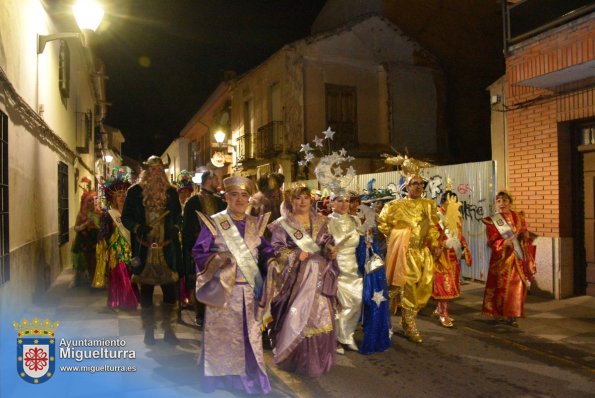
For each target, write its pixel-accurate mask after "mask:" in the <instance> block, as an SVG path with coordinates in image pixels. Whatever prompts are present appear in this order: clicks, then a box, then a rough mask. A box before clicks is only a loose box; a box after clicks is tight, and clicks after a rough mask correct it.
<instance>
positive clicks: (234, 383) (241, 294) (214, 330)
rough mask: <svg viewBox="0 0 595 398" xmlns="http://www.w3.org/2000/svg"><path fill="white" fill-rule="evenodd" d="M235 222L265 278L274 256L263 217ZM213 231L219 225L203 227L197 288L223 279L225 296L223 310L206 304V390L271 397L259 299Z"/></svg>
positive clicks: (203, 356)
mask: <svg viewBox="0 0 595 398" xmlns="http://www.w3.org/2000/svg"><path fill="white" fill-rule="evenodd" d="M233 222H234V224H235V225H236V227H237V228H238V231H239V233H240V235H241V236H242V237H243V238H244V241H245V242H246V245H247V246H248V248H249V249H250V251H251V252H252V255H253V256H254V258H255V259H257V262H258V265H259V269H260V270H261V274H265V271H266V265H267V264H268V262H269V261H270V260H271V259H273V258H274V257H273V255H274V252H273V249H272V247H271V245H270V244H269V243H268V242H267V241H266V239H264V238H263V237H262V232H263V231H264V226H263V225H262V224H263V219H262V218H257V217H252V216H246V218H245V219H244V220H241V221H236V220H234V221H233ZM213 228H214V224H213V225H211V226H210V227H209V226H203V228H202V229H201V231H200V234H199V236H198V239H197V241H196V243H195V245H194V247H193V249H192V256H193V258H194V261H195V263H196V270H197V280H196V290H197V291H198V290H199V289H200V288H201V287H203V286H205V284H206V283H208V282H209V281H210V280H211V279H213V278H215V277H218V278H219V284H220V289H222V292H223V295H224V297H225V304H224V306H222V307H216V306H212V305H207V306H206V312H205V326H204V333H203V346H202V351H201V357H200V359H199V368H200V370H201V373H202V376H203V385H202V388H203V390H204V391H205V392H212V391H214V390H215V389H217V388H225V389H238V390H244V391H246V392H248V393H249V394H267V393H269V392H270V391H271V385H270V383H269V379H268V377H267V373H266V367H265V363H264V356H263V349H262V335H261V330H260V326H261V319H260V314H261V310H260V308H259V305H258V299H257V298H256V297H255V293H254V291H253V289H252V287H251V286H250V285H249V284H248V282H246V280H245V278H244V276H243V274H242V271H241V270H240V267H239V266H237V263H236V261H235V259H234V258H233V256H232V254H231V253H230V252H229V249H228V248H227V246H226V245H225V241H224V239H223V237H222V236H221V234H220V233H218V231H217V230H215V234H213ZM215 272H217V274H216V273H215ZM263 279H264V277H263Z"/></svg>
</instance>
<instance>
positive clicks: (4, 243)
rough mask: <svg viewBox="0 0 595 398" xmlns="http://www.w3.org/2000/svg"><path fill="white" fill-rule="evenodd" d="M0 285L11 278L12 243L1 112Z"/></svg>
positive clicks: (5, 123) (4, 125) (0, 115)
mask: <svg viewBox="0 0 595 398" xmlns="http://www.w3.org/2000/svg"><path fill="white" fill-rule="evenodd" d="M0 157H1V158H2V163H0V164H1V165H2V171H1V172H0V192H1V193H2V198H1V200H0V224H1V225H0V234H1V236H0V285H3V284H4V283H6V282H8V281H9V280H10V245H9V241H8V116H7V115H6V114H5V113H3V112H0Z"/></svg>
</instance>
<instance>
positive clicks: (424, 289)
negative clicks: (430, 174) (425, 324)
mask: <svg viewBox="0 0 595 398" xmlns="http://www.w3.org/2000/svg"><path fill="white" fill-rule="evenodd" d="M392 159H394V158H392ZM405 160H406V162H408V163H405V164H400V165H401V166H402V167H403V170H404V171H405V172H406V173H407V195H408V196H407V197H406V198H403V199H400V200H394V201H392V202H390V203H388V204H387V205H386V206H384V208H383V209H382V212H381V213H380V216H379V222H378V229H379V230H380V232H382V233H383V234H384V235H385V236H386V238H387V254H386V274H387V281H388V285H389V289H390V297H391V310H392V312H393V313H396V310H397V308H396V307H397V303H398V302H399V301H400V305H401V308H402V314H401V315H402V317H401V325H402V327H403V332H404V334H405V336H406V337H407V338H408V339H409V340H410V341H412V342H416V343H421V342H422V337H421V335H420V333H419V331H418V330H417V326H416V324H415V317H416V316H417V312H418V311H419V310H420V309H422V308H423V307H425V305H426V304H427V302H428V300H429V299H430V297H431V295H432V283H433V278H434V258H435V257H437V256H438V255H439V254H440V244H439V242H438V238H439V232H438V229H437V228H436V225H437V224H438V216H437V206H436V204H435V203H434V201H433V200H431V199H425V198H422V197H421V196H422V193H423V191H424V180H423V178H422V177H421V176H420V175H419V174H418V171H419V169H420V168H421V167H427V166H421V167H420V164H423V163H421V162H417V161H414V159H407V158H405ZM387 163H389V164H390V163H391V162H389V161H388V160H387ZM393 164H394V163H393ZM406 164H411V165H413V166H414V167H411V168H409V167H406Z"/></svg>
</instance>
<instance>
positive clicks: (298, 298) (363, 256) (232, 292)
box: [72, 136, 535, 394]
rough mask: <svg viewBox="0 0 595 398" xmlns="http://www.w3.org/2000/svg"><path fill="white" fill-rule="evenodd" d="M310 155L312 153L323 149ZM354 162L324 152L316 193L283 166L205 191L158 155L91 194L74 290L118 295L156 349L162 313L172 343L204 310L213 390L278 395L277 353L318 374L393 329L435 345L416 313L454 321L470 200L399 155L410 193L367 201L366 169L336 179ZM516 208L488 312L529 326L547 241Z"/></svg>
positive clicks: (202, 366)
mask: <svg viewBox="0 0 595 398" xmlns="http://www.w3.org/2000/svg"><path fill="white" fill-rule="evenodd" d="M330 138H332V136H331V137H330ZM315 142H316V144H318V140H315ZM302 147H303V149H305V151H303V152H305V154H306V158H307V159H308V157H309V152H308V151H309V150H310V149H311V148H310V147H309V146H308V145H305V146H304V145H303V146H302ZM342 151H344V150H342ZM341 156H343V158H344V159H347V160H349V159H348V158H346V157H345V154H341ZM343 158H340V157H339V154H337V153H336V152H333V153H332V154H331V155H327V156H324V157H322V158H321V159H320V162H319V163H318V166H317V169H316V170H315V174H316V177H317V179H318V188H316V189H313V190H311V189H309V188H307V187H305V186H293V187H287V186H285V184H284V176H283V175H282V174H279V173H269V174H267V175H264V176H261V177H260V178H259V179H258V181H256V182H255V181H253V180H251V179H248V178H245V177H240V176H231V177H227V178H225V179H223V181H220V179H219V177H218V176H217V175H216V174H215V173H214V172H213V171H212V170H205V171H204V172H203V173H202V177H201V181H200V184H199V185H200V186H198V185H197V184H194V183H193V181H192V176H191V175H190V174H189V173H188V172H185V171H183V172H182V173H181V174H180V175H179V176H178V178H177V179H176V183H175V184H172V183H170V181H169V180H168V177H167V175H166V173H165V168H166V166H167V165H165V164H164V163H163V161H162V159H161V158H159V157H157V156H151V157H150V158H149V159H148V160H147V161H146V162H145V163H144V167H143V171H142V172H141V173H140V176H139V179H138V181H134V180H133V179H132V177H131V174H130V171H129V170H127V169H126V168H121V169H117V170H113V171H112V173H111V175H110V176H109V178H107V179H106V180H105V181H102V183H101V184H100V192H99V195H98V194H97V193H96V192H92V191H91V190H90V187H89V189H85V191H84V194H83V197H82V199H81V207H80V212H79V215H78V217H77V220H76V225H75V231H76V234H77V235H76V238H75V241H74V244H73V246H72V255H73V264H74V268H75V270H76V274H75V275H76V277H75V283H76V284H77V285H85V284H90V285H91V286H92V287H93V288H103V289H106V292H107V306H108V307H109V308H111V309H112V310H114V311H119V310H128V311H136V310H137V307H138V305H139V303H140V315H141V319H142V327H143V330H144V342H145V344H146V345H154V344H156V343H157V342H156V339H155V329H156V326H157V320H161V326H162V328H163V336H164V337H163V340H164V341H166V342H167V343H169V344H172V345H176V344H179V340H178V338H177V336H176V333H175V332H176V325H177V323H178V321H179V319H180V312H181V310H182V309H186V310H190V311H192V313H193V318H195V319H196V324H197V325H198V327H200V328H201V330H202V333H203V338H202V349H201V353H200V358H199V361H198V368H199V372H200V374H201V376H202V379H201V380H202V382H201V386H202V388H203V390H204V391H205V392H212V391H214V390H216V389H230V390H242V391H245V392H247V393H250V394H266V393H268V392H270V391H271V386H270V383H269V379H268V377H267V371H266V366H265V363H264V349H265V348H266V347H267V346H269V345H270V348H271V349H272V354H273V362H274V365H275V366H277V367H279V368H281V369H283V370H285V371H288V372H296V373H300V374H305V375H308V376H312V377H318V376H321V375H322V374H324V373H326V372H328V371H329V370H330V369H331V368H332V367H333V365H334V364H335V360H336V355H344V354H345V350H350V351H356V352H359V353H360V354H363V355H368V354H374V353H380V352H384V351H386V350H387V349H389V348H390V347H391V338H392V336H393V333H402V334H403V335H404V336H405V337H406V338H407V339H408V340H409V341H411V342H413V343H422V342H423V334H422V332H421V331H420V330H419V329H418V327H417V323H416V319H417V314H418V312H419V311H420V310H421V309H422V308H424V307H425V306H426V305H427V304H428V302H429V301H430V299H431V298H432V299H433V302H435V304H436V308H435V310H434V311H433V314H432V315H433V316H434V317H435V318H436V321H437V322H439V324H440V325H442V326H443V327H446V328H451V327H453V326H454V325H455V319H453V317H452V316H451V315H452V314H451V313H450V312H449V308H448V305H449V302H450V300H452V299H454V298H456V297H458V296H459V295H460V280H461V274H460V270H461V265H462V264H463V262H464V263H465V264H466V265H467V266H471V265H472V258H471V257H472V256H471V252H470V250H469V248H468V246H467V242H466V240H465V237H464V236H463V233H462V231H463V229H462V222H463V219H462V217H461V213H460V211H459V208H460V206H461V204H460V203H459V202H458V198H457V195H456V194H455V193H454V192H452V190H451V188H450V186H449V185H448V184H447V186H446V190H445V192H444V193H443V195H442V196H441V198H440V201H439V203H436V202H435V201H434V200H432V199H427V198H425V197H424V196H425V195H424V191H425V183H426V182H425V180H424V178H423V177H422V174H421V170H422V169H423V167H426V166H424V163H423V162H418V161H416V160H415V159H412V158H405V159H403V158H400V159H398V160H395V159H396V158H394V157H393V158H389V159H387V160H386V162H387V163H389V164H398V165H399V166H400V170H401V172H402V173H403V176H404V177H405V185H406V188H405V191H406V196H405V197H403V198H400V197H395V195H394V194H393V193H392V192H390V191H387V190H382V189H374V188H373V186H372V185H369V186H368V189H367V190H366V191H365V192H353V191H350V190H349V189H347V188H348V187H347V186H346V184H345V183H344V182H345V176H349V175H350V174H353V170H352V169H351V168H350V169H351V170H348V171H347V172H346V173H341V172H340V171H337V169H336V168H333V170H334V171H333V172H332V173H331V174H329V173H328V171H329V170H331V166H333V165H334V166H336V164H338V163H341V162H342V161H343V160H344V159H343ZM309 160H311V156H310V159H309ZM391 162H392V163H391ZM395 162H396V163H395ZM322 192H324V193H325V196H324V197H323V196H322ZM100 198H103V199H102V200H99V199H100ZM512 204H513V197H512V195H511V194H510V193H508V192H507V191H505V190H502V191H500V192H498V194H497V196H496V203H495V208H496V210H497V212H496V213H495V214H493V215H491V216H489V217H486V218H484V219H483V220H482V221H483V223H484V224H485V227H486V235H487V245H489V247H490V248H491V251H492V255H491V258H490V266H489V272H488V275H487V281H486V286H485V293H484V302H483V309H482V312H483V313H484V314H485V315H488V316H490V317H493V319H494V320H495V321H496V322H502V323H506V324H509V325H511V326H514V327H518V324H517V318H518V317H522V316H523V304H524V300H525V296H526V293H527V289H528V287H529V285H530V282H531V280H532V279H533V277H534V275H535V263H534V256H535V246H534V245H533V244H532V242H533V239H534V238H535V236H534V235H533V234H532V233H530V232H529V230H528V228H527V224H526V222H525V217H524V214H523V212H521V211H515V210H512ZM157 285H159V286H160V288H161V291H162V293H163V302H162V303H159V304H155V303H154V290H155V286H157ZM157 308H159V309H160V315H159V314H156V309H157ZM392 315H400V320H401V327H400V328H398V327H397V325H394V324H391V316H392ZM358 328H361V331H362V332H363V337H362V338H361V339H359V338H358V339H357V340H356V338H355V332H356V330H359V329H358ZM358 336H359V333H358ZM263 341H264V342H265V343H264V346H263Z"/></svg>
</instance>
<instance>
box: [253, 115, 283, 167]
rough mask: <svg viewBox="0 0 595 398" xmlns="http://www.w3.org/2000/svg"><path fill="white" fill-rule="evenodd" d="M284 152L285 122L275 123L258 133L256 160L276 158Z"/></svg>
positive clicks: (269, 124) (267, 125)
mask: <svg viewBox="0 0 595 398" xmlns="http://www.w3.org/2000/svg"><path fill="white" fill-rule="evenodd" d="M281 151H283V122H279V121H273V122H270V123H267V124H265V125H264V126H262V127H260V128H259V129H258V131H257V132H256V158H257V159H265V158H270V157H274V156H276V155H278V154H280V153H281Z"/></svg>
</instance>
